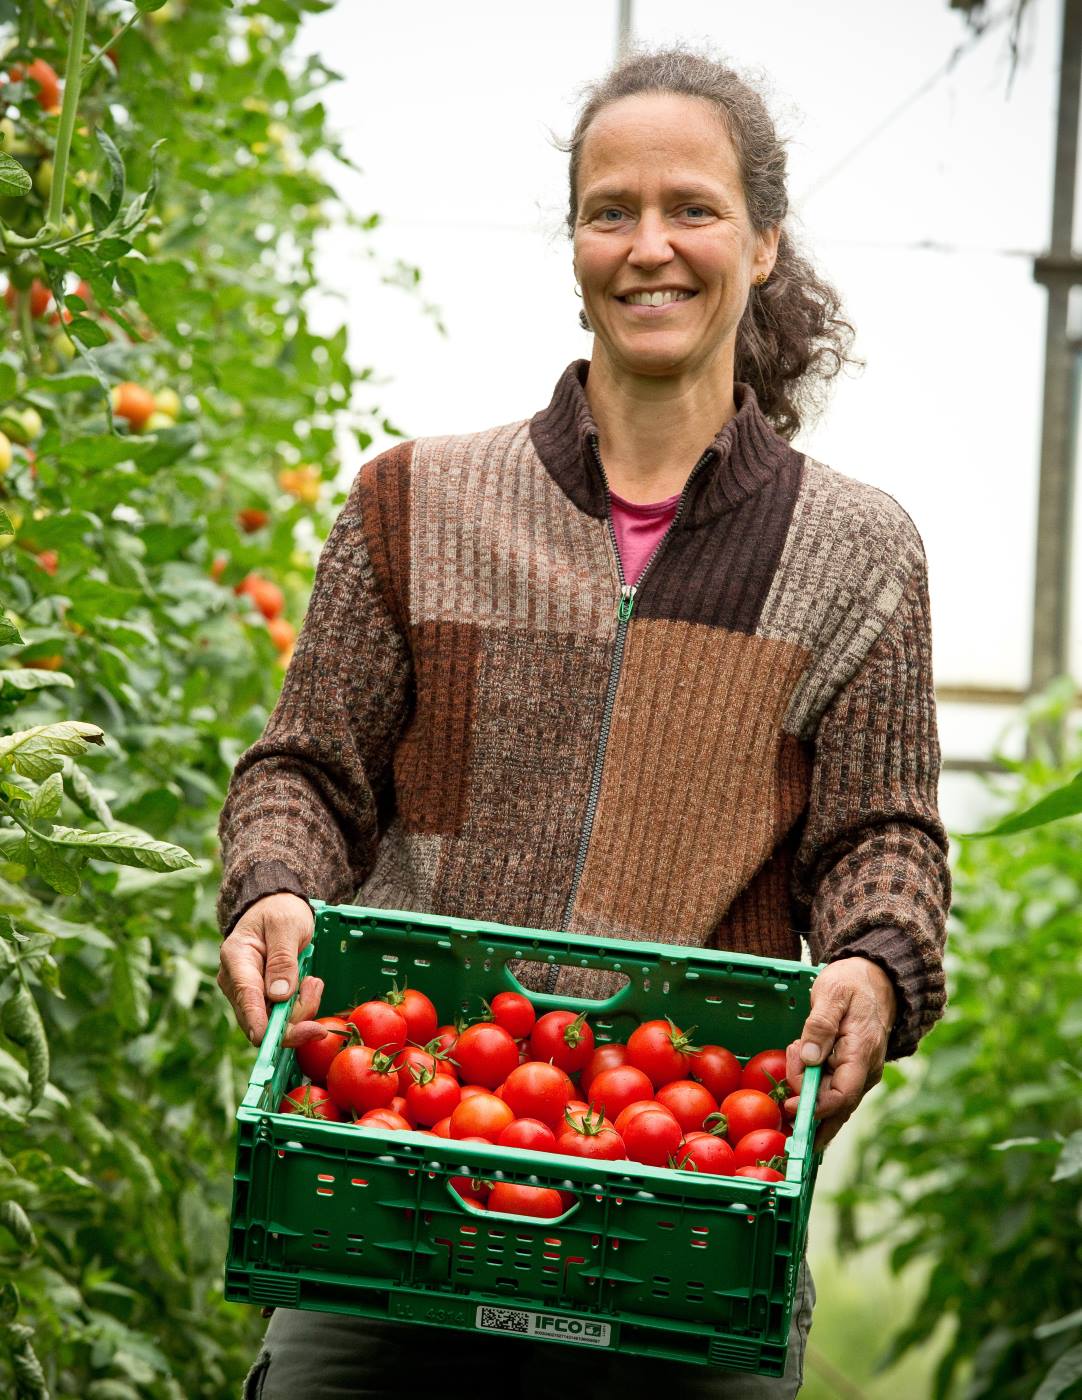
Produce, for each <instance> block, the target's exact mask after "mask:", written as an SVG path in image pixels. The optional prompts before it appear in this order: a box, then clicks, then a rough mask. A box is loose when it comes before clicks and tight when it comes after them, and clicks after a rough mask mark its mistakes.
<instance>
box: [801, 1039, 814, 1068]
mask: <svg viewBox="0 0 1082 1400" xmlns="http://www.w3.org/2000/svg"><path fill="white" fill-rule="evenodd" d="M800 1058H801V1059H802V1060H803V1061H804V1063H805V1064H806V1065H815V1064H818V1063H819V1047H818V1045H814V1044H813V1043H812V1042H811V1041H810V1040H806V1041H805V1042H804V1044H803V1045H802V1046H801V1047H800Z"/></svg>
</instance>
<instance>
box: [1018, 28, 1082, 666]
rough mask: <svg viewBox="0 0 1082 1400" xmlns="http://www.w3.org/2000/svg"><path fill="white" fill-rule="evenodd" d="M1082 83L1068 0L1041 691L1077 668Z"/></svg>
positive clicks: (1048, 409)
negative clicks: (1074, 321)
mask: <svg viewBox="0 0 1082 1400" xmlns="http://www.w3.org/2000/svg"><path fill="white" fill-rule="evenodd" d="M1080 84H1082V0H1064V5H1063V46H1062V55H1061V62H1060V75H1059V114H1058V121H1057V130H1056V164H1055V184H1054V188H1053V196H1052V243H1051V248H1050V253H1049V255H1048V256H1046V257H1045V258H1039V259H1038V260H1037V262H1036V264H1035V267H1034V273H1035V276H1036V278H1037V280H1038V281H1040V282H1043V283H1044V284H1045V285H1046V286H1047V288H1048V321H1047V329H1046V334H1045V357H1044V405H1043V420H1042V433H1041V474H1040V486H1039V491H1038V499H1037V551H1036V577H1035V583H1034V595H1033V651H1032V657H1031V666H1030V689H1031V690H1033V691H1035V690H1041V689H1043V687H1044V686H1046V685H1047V684H1048V683H1049V681H1051V680H1053V679H1054V678H1055V677H1056V676H1060V675H1063V674H1064V673H1065V672H1066V671H1067V670H1068V667H1069V655H1070V654H1069V635H1070V634H1069V608H1070V593H1071V527H1072V505H1073V494H1074V493H1073V482H1072V477H1073V474H1074V434H1075V429H1076V412H1075V398H1076V380H1075V374H1076V367H1075V358H1076V354H1077V351H1076V348H1075V347H1074V346H1073V345H1072V343H1071V340H1070V337H1069V334H1068V326H1067V303H1068V299H1069V296H1070V290H1071V287H1072V286H1073V285H1077V284H1078V283H1079V282H1082V262H1080V260H1079V259H1077V258H1075V257H1074V255H1073V232H1074V202H1075V179H1076V173H1077V165H1078V116H1079V88H1080Z"/></svg>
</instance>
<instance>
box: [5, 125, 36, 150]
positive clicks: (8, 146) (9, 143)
mask: <svg viewBox="0 0 1082 1400" xmlns="http://www.w3.org/2000/svg"><path fill="white" fill-rule="evenodd" d="M0 141H2V142H3V147H4V154H5V155H9V156H28V155H31V154H32V153H33V152H34V151H35V150H36V149H37V148H36V146H35V145H34V143H33V141H28V140H27V139H26V137H25V136H20V135H19V132H18V128H17V127H16V125H15V123H14V122H13V121H12V120H11V118H10V117H5V118H4V119H3V121H0Z"/></svg>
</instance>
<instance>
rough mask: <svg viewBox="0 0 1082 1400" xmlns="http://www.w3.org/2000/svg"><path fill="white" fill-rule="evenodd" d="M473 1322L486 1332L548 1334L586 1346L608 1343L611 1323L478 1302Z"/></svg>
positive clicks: (554, 1337)
mask: <svg viewBox="0 0 1082 1400" xmlns="http://www.w3.org/2000/svg"><path fill="white" fill-rule="evenodd" d="M475 1325H476V1326H477V1327H480V1328H483V1329H484V1330H485V1331H486V1332H504V1333H508V1332H510V1333H515V1334H517V1335H518V1336H520V1337H548V1338H549V1339H550V1340H552V1341H561V1342H581V1343H582V1344H583V1345H584V1346H590V1347H607V1346H611V1345H612V1327H611V1325H610V1324H609V1323H607V1322H598V1321H596V1319H594V1318H592V1317H561V1316H560V1315H559V1314H558V1313H543V1312H528V1311H526V1309H524V1308H493V1307H488V1306H485V1305H482V1306H480V1307H478V1309H477V1317H476V1323H475Z"/></svg>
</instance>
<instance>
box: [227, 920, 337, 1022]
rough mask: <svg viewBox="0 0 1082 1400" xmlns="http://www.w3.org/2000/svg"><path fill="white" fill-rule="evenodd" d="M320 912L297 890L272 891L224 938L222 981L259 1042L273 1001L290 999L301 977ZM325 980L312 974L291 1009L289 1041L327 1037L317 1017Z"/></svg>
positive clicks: (238, 1015)
mask: <svg viewBox="0 0 1082 1400" xmlns="http://www.w3.org/2000/svg"><path fill="white" fill-rule="evenodd" d="M314 929H315V916H314V915H313V913H312V906H311V905H310V904H309V903H308V901H307V900H305V899H301V898H300V896H299V895H295V894H286V893H282V894H268V895H264V897H263V898H262V899H257V900H256V902H255V903H254V904H253V905H251V906H250V908H248V909H246V910H245V911H244V913H243V914H242V915H241V917H240V918H239V919H238V920H237V923H236V927H235V928H234V929H233V931H232V933H230V935H229V937H228V938H226V939H225V940H224V941H223V943H222V952H221V966H220V967H219V969H218V986H219V987H221V989H222V991H223V992H224V993H225V995H226V996H227V997H228V998H229V1000H230V1001H231V1002H232V1003H233V1014H234V1015H235V1016H236V1018H237V1021H238V1023H239V1025H240V1027H241V1029H242V1030H243V1031H244V1033H245V1035H246V1036H247V1037H248V1039H249V1040H250V1041H251V1042H252V1044H253V1045H260V1044H262V1041H263V1037H264V1035H265V1034H266V1031H267V1021H268V1019H269V1016H268V1011H269V1005H270V1003H272V1002H279V1001H287V1000H288V999H289V997H291V996H292V995H293V987H294V984H295V983H296V980H297V958H298V956H299V955H300V953H301V952H303V950H304V949H305V948H307V947H308V945H309V943H311V941H312V933H313V931H314ZM322 995H323V981H322V979H321V978H319V977H306V978H305V979H304V981H303V982H302V983H301V985H300V994H299V995H298V997H297V1001H296V1004H295V1005H294V1007H293V1010H292V1011H291V1012H290V1016H289V1025H288V1026H287V1027H286V1033H285V1036H284V1038H283V1041H282V1044H283V1045H294V1046H296V1045H303V1044H305V1042H306V1041H309V1040H322V1039H323V1037H324V1036H325V1035H326V1034H327V1032H326V1030H325V1029H324V1028H323V1027H322V1026H320V1025H318V1024H317V1023H316V1022H315V1021H314V1020H312V1019H311V1018H312V1017H314V1016H315V1014H316V1012H317V1011H318V1010H319V1002H320V998H321V997H322Z"/></svg>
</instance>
